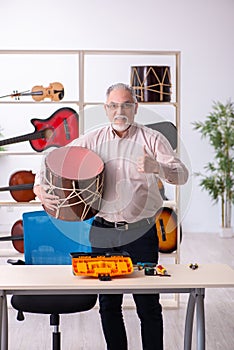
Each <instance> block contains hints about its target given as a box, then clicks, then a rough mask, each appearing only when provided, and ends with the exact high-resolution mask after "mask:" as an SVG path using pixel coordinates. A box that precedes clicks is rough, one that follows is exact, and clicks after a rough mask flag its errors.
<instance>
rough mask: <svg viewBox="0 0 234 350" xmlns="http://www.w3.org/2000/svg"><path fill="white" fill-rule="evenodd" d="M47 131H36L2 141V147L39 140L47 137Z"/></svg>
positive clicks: (0, 143)
mask: <svg viewBox="0 0 234 350" xmlns="http://www.w3.org/2000/svg"><path fill="white" fill-rule="evenodd" d="M45 131H46V130H40V131H35V132H32V133H30V134H25V135H21V136H16V137H11V138H10V139H6V140H0V146H6V145H10V144H12V143H18V142H24V141H29V140H37V139H41V138H43V137H45Z"/></svg>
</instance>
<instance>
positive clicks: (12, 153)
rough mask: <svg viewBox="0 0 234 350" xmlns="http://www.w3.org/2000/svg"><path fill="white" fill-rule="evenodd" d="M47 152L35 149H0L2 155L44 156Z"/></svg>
mask: <svg viewBox="0 0 234 350" xmlns="http://www.w3.org/2000/svg"><path fill="white" fill-rule="evenodd" d="M45 154H47V153H46V152H35V151H34V152H33V151H31V152H30V151H0V156H43V155H45Z"/></svg>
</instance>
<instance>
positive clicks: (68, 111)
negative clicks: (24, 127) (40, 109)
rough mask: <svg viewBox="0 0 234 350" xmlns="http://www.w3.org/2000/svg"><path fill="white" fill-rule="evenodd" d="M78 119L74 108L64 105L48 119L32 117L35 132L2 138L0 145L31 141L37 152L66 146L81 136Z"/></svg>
mask: <svg viewBox="0 0 234 350" xmlns="http://www.w3.org/2000/svg"><path fill="white" fill-rule="evenodd" d="M78 120H79V118H78V114H77V112H76V111H75V110H74V109H72V108H69V107H63V108H60V109H58V110H57V111H56V112H54V113H53V114H52V115H51V116H50V117H49V118H47V119H35V118H34V119H31V123H32V124H33V125H34V127H35V131H34V132H32V133H29V134H25V135H21V136H16V137H12V138H10V139H6V140H0V146H5V145H10V144H13V143H17V142H23V141H29V142H30V144H31V147H32V148H33V149H34V150H35V151H37V152H42V151H44V150H45V149H47V148H49V147H61V146H65V145H67V144H68V143H69V142H71V141H72V140H74V139H76V138H77V137H78V136H79V122H78Z"/></svg>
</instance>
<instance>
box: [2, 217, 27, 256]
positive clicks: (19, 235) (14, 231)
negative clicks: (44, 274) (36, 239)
mask: <svg viewBox="0 0 234 350" xmlns="http://www.w3.org/2000/svg"><path fill="white" fill-rule="evenodd" d="M1 241H12V244H13V246H14V248H15V249H16V250H17V251H18V252H19V253H24V230H23V220H17V221H16V222H15V223H14V225H13V226H12V228H11V236H6V237H0V242H1Z"/></svg>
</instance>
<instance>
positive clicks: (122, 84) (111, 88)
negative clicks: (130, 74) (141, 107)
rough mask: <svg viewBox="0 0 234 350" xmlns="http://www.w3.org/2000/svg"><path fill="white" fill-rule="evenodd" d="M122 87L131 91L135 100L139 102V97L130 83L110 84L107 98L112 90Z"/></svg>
mask: <svg viewBox="0 0 234 350" xmlns="http://www.w3.org/2000/svg"><path fill="white" fill-rule="evenodd" d="M121 89H122V90H126V91H128V92H130V94H131V96H132V98H133V100H134V102H137V97H136V94H135V91H134V89H133V88H132V87H131V86H130V85H128V84H124V83H116V84H113V85H111V86H109V87H108V89H107V91H106V98H107V99H108V97H109V95H110V93H111V91H113V90H121Z"/></svg>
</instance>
